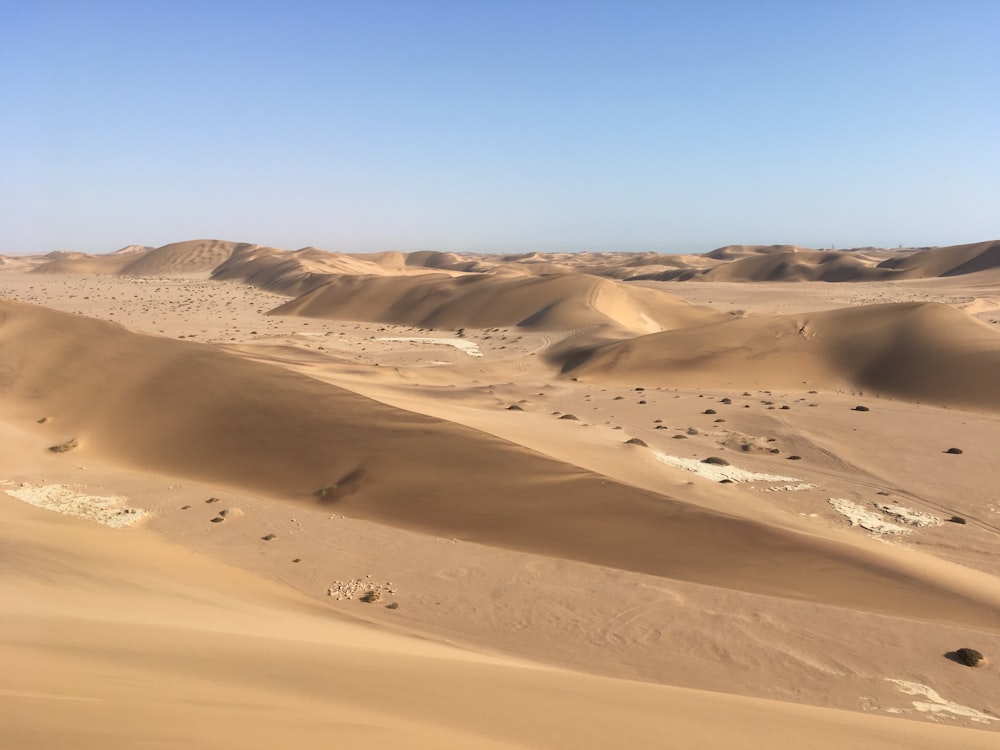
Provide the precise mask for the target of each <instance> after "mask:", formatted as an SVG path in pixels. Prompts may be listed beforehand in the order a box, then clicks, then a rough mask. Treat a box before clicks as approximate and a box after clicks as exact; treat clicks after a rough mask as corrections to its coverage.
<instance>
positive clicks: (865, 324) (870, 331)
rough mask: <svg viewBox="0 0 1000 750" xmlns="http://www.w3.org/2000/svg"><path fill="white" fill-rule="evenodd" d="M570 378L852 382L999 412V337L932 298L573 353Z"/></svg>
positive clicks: (797, 384) (763, 319)
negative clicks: (934, 301)
mask: <svg viewBox="0 0 1000 750" xmlns="http://www.w3.org/2000/svg"><path fill="white" fill-rule="evenodd" d="M566 370H567V371H569V372H572V373H573V374H574V375H577V376H579V377H586V378H593V379H598V380H600V379H607V380H612V381H618V382H621V381H635V380H638V379H641V380H642V381H643V382H649V383H656V384H666V385H682V384H685V385H690V384H701V385H707V384H710V383H711V384H719V385H727V386H733V387H752V386H753V387H762V386H763V387H768V386H774V387H786V388H802V387H817V386H853V387H858V388H864V389H865V390H872V391H875V392H877V393H882V394H885V395H890V396H896V397H900V398H906V399H912V400H915V401H923V402H926V403H934V404H957V405H963V406H968V407H977V408H986V409H991V410H1000V390H998V389H997V387H996V384H997V383H998V382H1000V336H998V335H997V333H996V332H994V331H992V330H991V329H990V328H988V327H987V326H985V325H982V324H981V323H979V322H977V321H975V320H974V319H972V318H970V317H969V316H967V315H965V314H964V313H961V312H958V311H956V310H953V309H951V308H949V307H946V306H944V305H939V304H935V303H903V304H895V305H874V306H865V307H858V308H849V309H841V310H832V311H828V312H820V313H812V314H808V315H777V316H758V317H752V318H744V319H739V320H729V321H726V322H722V323H716V324H712V325H708V326H703V327H699V328H687V329H683V330H678V331H667V332H664V333H657V334H652V335H649V336H645V337H641V338H637V339H632V340H630V341H625V342H620V343H614V344H610V345H607V346H605V347H603V348H598V349H594V350H588V351H584V352H579V353H577V355H576V356H575V357H571V358H570V359H569V360H568V361H567V364H566Z"/></svg>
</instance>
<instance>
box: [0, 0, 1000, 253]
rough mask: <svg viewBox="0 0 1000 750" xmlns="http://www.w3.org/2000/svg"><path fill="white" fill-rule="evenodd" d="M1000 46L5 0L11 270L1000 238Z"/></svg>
mask: <svg viewBox="0 0 1000 750" xmlns="http://www.w3.org/2000/svg"><path fill="white" fill-rule="evenodd" d="M998 39H1000V2H997V1H996V0H982V1H975V0H941V1H940V2H923V1H921V0H900V1H898V2H897V1H893V0H856V1H852V0H828V1H824V0H796V1H789V2H769V1H768V0H746V2H723V1H722V0H718V1H715V0H703V1H700V2H699V1H697V0H688V1H684V0H676V1H669V0H662V1H661V2H638V1H636V2H628V1H627V0H622V1H619V2H611V1H608V2H587V1H586V0H573V1H567V2H556V1H554V0H553V1H547V0H533V1H532V2H519V1H517V0H494V1H492V2H488V1H487V0H457V1H455V2H444V1H441V2H438V1H436V0H396V1H382V0H352V1H351V2H337V1H334V0H329V1H327V2H319V1H317V2H306V1H304V0H285V1H283V2H278V1H277V0H272V1H269V2H260V1H256V0H239V1H234V2H226V1H223V0H217V1H213V0H197V1H194V0H170V1H169V2H159V1H157V0H122V1H120V2H106V1H103V0H68V1H65V2H57V1H54V0H0V92H2V99H0V252H7V253H12V252H41V251H49V250H54V249H72V250H81V251H87V252H100V251H107V250H114V249H117V248H119V247H121V246H123V245H127V244H132V243H136V244H145V245H161V244H165V243H167V242H174V241H179V240H184V239H195V238H201V237H215V238H220V239H229V240H238V241H246V242H256V243H259V244H269V245H275V246H278V247H285V248H297V247H302V246H305V245H315V246H318V247H322V248H324V249H328V250H357V251H371V250H387V249H398V250H417V249H439V250H458V251H460V250H468V251H476V252H489V251H525V250H660V251H668V252H673V251H703V250H708V249H711V248H713V247H717V246H720V245H725V244H730V243H749V244H770V243H795V244H800V245H807V246H812V247H831V246H836V247H850V246H858V245H886V246H896V245H899V244H902V245H904V246H906V245H920V246H923V245H944V244H957V243H962V242H974V241H979V240H986V239H994V238H998V237H1000V54H998V52H997V45H998Z"/></svg>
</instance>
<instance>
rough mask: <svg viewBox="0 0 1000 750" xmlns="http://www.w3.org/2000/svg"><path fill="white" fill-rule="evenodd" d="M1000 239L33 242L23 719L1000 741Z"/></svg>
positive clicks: (591, 739) (81, 726)
mask: <svg viewBox="0 0 1000 750" xmlns="http://www.w3.org/2000/svg"><path fill="white" fill-rule="evenodd" d="M996 247H998V245H997V244H996V243H979V244H977V245H970V246H961V247H958V248H935V249H928V250H911V251H883V250H876V249H864V250H858V251H849V252H841V253H837V254H827V253H822V252H817V251H811V250H805V249H802V248H791V247H788V246H781V247H776V248H760V247H748V246H733V247H730V248H720V249H719V250H718V251H713V253H708V254H706V255H703V256H654V255H653V254H643V255H640V256H635V255H615V254H609V253H602V254H580V255H577V256H574V255H571V254H560V255H549V256H546V255H541V254H531V255H522V256H474V255H469V256H463V255H458V254H450V253H446V254H441V253H413V254H410V255H403V254H401V253H382V254H369V255H357V256H351V255H343V254H336V253H325V252H323V251H321V250H317V249H315V248H306V249H304V250H300V251H295V252H287V251H282V250H277V249H274V248H263V247H258V246H256V245H248V244H240V243H234V242H223V241H216V240H199V241H194V242H181V243H175V244H173V245H168V246H165V247H163V248H145V247H139V246H131V247H129V248H124V249H123V250H122V251H120V252H118V253H113V254H109V255H107V256H84V255H82V254H73V253H60V254H53V255H50V256H44V257H43V256H39V257H34V258H7V259H5V261H6V262H5V263H4V264H3V265H2V266H0V350H2V351H3V354H4V356H3V358H2V360H0V440H2V444H3V446H4V451H2V452H0V515H2V524H0V529H2V534H3V537H4V538H3V543H2V550H3V552H2V554H3V555H4V559H5V560H6V561H7V564H6V565H5V566H3V569H2V573H0V575H2V576H3V581H4V583H3V586H4V594H5V596H4V597H3V598H2V602H3V604H2V606H3V608H4V614H3V619H2V621H3V626H2V632H0V648H2V649H3V653H4V657H5V660H6V662H7V663H8V664H9V665H10V667H9V668H8V670H6V673H7V675H8V676H7V677H6V678H5V679H4V680H3V681H0V702H2V703H3V706H4V710H3V713H2V715H3V716H4V717H5V718H4V719H3V720H2V721H0V728H2V729H3V731H4V736H5V737H7V738H8V739H9V740H10V742H12V743H13V744H12V746H16V747H26V748H34V747H38V748H55V747H65V746H74V747H94V748H104V747H123V748H124V747H146V746H150V747H151V746H162V745H164V744H168V745H169V744H171V743H173V744H188V745H192V746H198V747H220V748H221V747H264V746H269V747H272V746H274V745H275V744H276V743H280V744H282V745H285V744H289V743H292V742H295V743H298V744H299V745H301V746H304V747H326V746H329V744H330V743H331V742H333V743H334V744H349V745H351V746H358V747H385V746H388V745H398V746H407V747H451V746H454V747H484V748H490V747H552V748H556V747H595V748H597V747H602V748H603V747H611V746H626V745H627V746H630V747H651V748H652V747H664V746H671V745H674V744H677V743H683V744H685V745H691V744H694V745H697V746H706V747H708V746H710V747H734V748H735V747H747V746H754V747H786V746H804V747H838V748H840V747H844V746H863V747H901V748H902V747H941V746H950V747H986V746H990V747H992V746H993V745H994V744H995V742H996V737H995V735H994V734H993V732H995V731H996V730H997V729H1000V678H998V676H997V672H996V668H995V666H994V665H995V664H996V661H997V659H998V658H1000V656H998V655H1000V578H998V576H1000V557H998V554H997V552H998V546H997V541H998V534H1000V491H998V490H997V486H998V484H1000V482H998V480H1000V474H998V473H997V468H996V466H997V458H998V455H1000V454H998V453H997V449H996V446H997V445H1000V418H998V415H1000V388H998V386H997V384H998V383H1000V331H997V327H998V325H1000V324H998V323H997V318H998V317H1000V275H998V274H997V268H998V267H1000V264H998V263H997V258H996V256H997V251H996ZM833 277H836V278H833ZM821 278H826V279H827V281H825V282H824V281H818V280H816V279H821ZM794 279H797V281H794V283H793V280H794ZM831 282H838V283H831ZM962 647H969V648H975V649H977V650H979V651H980V652H982V653H983V654H984V655H986V656H987V658H988V660H989V661H990V662H991V664H989V665H987V666H985V667H979V668H970V667H967V666H964V665H963V664H960V663H959V662H958V661H957V660H956V658H955V657H954V652H955V651H956V650H957V649H959V648H962ZM262 707H266V710H261V709H262Z"/></svg>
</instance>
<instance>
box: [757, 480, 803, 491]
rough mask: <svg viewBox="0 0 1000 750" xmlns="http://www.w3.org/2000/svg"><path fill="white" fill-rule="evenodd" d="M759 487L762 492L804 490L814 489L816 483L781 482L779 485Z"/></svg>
mask: <svg viewBox="0 0 1000 750" xmlns="http://www.w3.org/2000/svg"><path fill="white" fill-rule="evenodd" d="M760 489H761V491H763V492H805V491H806V490H814V489H816V485H815V484H807V483H806V482H800V483H799V484H783V485H781V486H779V487H761V488H760Z"/></svg>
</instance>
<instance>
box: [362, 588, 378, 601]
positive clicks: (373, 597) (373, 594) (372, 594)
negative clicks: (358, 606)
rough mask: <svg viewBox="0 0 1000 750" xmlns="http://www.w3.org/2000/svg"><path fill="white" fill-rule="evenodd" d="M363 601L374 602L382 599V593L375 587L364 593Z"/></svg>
mask: <svg viewBox="0 0 1000 750" xmlns="http://www.w3.org/2000/svg"><path fill="white" fill-rule="evenodd" d="M361 601H363V602H364V603H365V604H374V603H375V602H379V601H382V594H380V593H379V592H378V591H376V590H375V589H372V590H371V591H366V592H365V593H364V594H363V595H362V597H361Z"/></svg>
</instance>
